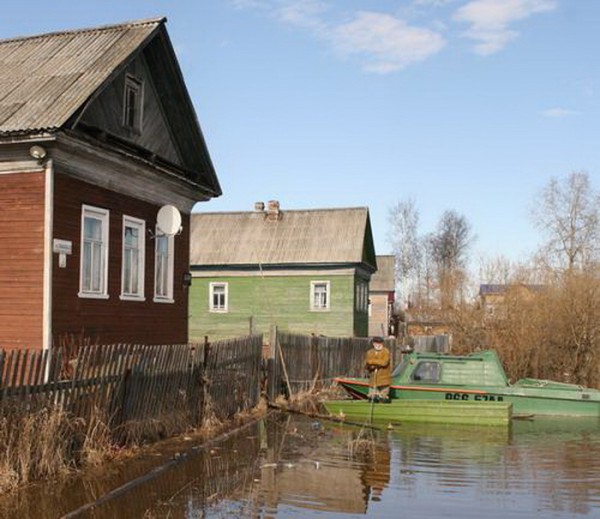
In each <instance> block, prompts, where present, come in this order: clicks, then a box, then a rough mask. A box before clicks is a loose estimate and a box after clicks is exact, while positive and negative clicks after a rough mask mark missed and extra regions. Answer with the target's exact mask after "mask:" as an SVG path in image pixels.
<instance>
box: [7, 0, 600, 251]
mask: <svg viewBox="0 0 600 519" xmlns="http://www.w3.org/2000/svg"><path fill="white" fill-rule="evenodd" d="M162 15H164V16H166V17H167V18H168V23H167V28H168V30H169V34H170V36H171V39H172V41H173V44H174V46H175V48H176V51H177V54H178V57H179V60H180V64H181V67H182V69H183V73H184V77H185V79H186V82H187V85H188V88H189V91H190V95H191V97H192V100H193V102H194V104H195V107H196V111H197V114H198V117H199V120H200V123H201V125H202V128H203V131H204V135H205V138H206V140H207V143H208V146H209V149H210V151H211V155H212V158H213V162H214V164H215V167H216V169H217V173H218V175H219V178H220V181H221V184H222V187H223V192H224V194H223V196H222V197H221V198H219V199H216V200H214V201H211V202H209V203H207V204H202V206H198V207H197V210H203V211H228V210H250V209H251V208H252V206H253V203H254V202H255V201H259V200H263V201H267V200H270V199H278V200H280V202H281V205H282V209H284V210H285V209H286V208H294V209H300V208H312V207H348V206H369V208H370V211H371V219H372V224H373V232H374V235H375V243H376V249H377V252H378V253H379V254H383V253H389V252H390V247H389V244H388V242H387V236H386V235H387V228H388V223H387V217H388V211H389V208H390V207H391V206H392V205H393V204H394V203H395V202H397V201H399V200H403V199H406V198H408V197H411V198H413V199H414V200H415V202H416V205H417V207H418V209H419V212H420V216H421V229H420V230H421V232H422V233H423V234H424V233H426V232H429V231H432V230H433V229H434V228H435V225H436V223H437V221H438V219H439V217H440V215H441V213H442V212H443V211H444V210H446V209H453V210H455V211H457V212H459V213H461V214H464V215H465V216H466V218H467V219H468V221H469V222H470V223H471V225H472V228H473V232H474V233H475V234H476V235H477V240H476V242H475V244H474V246H473V249H472V256H473V258H476V257H477V256H479V255H481V254H483V255H487V256H496V255H499V254H502V255H505V256H507V257H509V258H512V259H516V260H519V259H525V258H526V257H527V255H528V253H530V252H532V251H533V250H534V249H535V248H536V245H537V241H538V234H537V232H536V231H534V229H533V227H532V225H531V223H530V219H529V212H530V209H531V206H532V204H533V202H534V199H535V196H536V194H537V193H538V192H539V191H540V189H541V188H542V187H543V186H544V185H545V184H546V183H547V182H548V180H549V179H550V178H551V177H553V176H554V177H564V176H566V175H568V174H569V173H570V172H571V171H580V170H585V171H587V172H588V173H589V175H590V178H591V179H592V183H593V184H594V186H595V187H596V188H600V185H599V184H600V60H599V59H598V50H599V49H600V33H599V32H598V27H599V26H600V1H598V0H404V1H402V0H396V1H392V0H194V1H192V0H190V1H166V0H128V1H127V2H123V1H122V0H119V1H115V0H102V1H96V0H89V1H85V0H81V1H79V2H72V1H66V0H54V1H52V2H48V1H36V0H33V1H27V2H22V3H15V2H11V3H8V4H7V5H5V6H3V10H2V15H1V17H0V37H13V36H19V35H28V34H35V33H41V32H47V31H55V30H61V29H70V28H77V27H87V26H94V25H100V24H106V23H116V22H121V21H125V20H134V19H140V18H148V17H155V16H162Z"/></svg>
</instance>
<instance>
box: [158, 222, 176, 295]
mask: <svg viewBox="0 0 600 519" xmlns="http://www.w3.org/2000/svg"><path fill="white" fill-rule="evenodd" d="M174 243H175V242H174V237H173V236H167V235H165V234H160V230H159V229H158V228H157V229H156V238H155V248H154V301H155V302H156V303H172V302H173V259H174V255H175V254H174Z"/></svg>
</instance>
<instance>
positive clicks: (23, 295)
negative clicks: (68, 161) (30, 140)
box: [0, 172, 45, 349]
mask: <svg viewBox="0 0 600 519" xmlns="http://www.w3.org/2000/svg"><path fill="white" fill-rule="evenodd" d="M44 185H45V180H44V173H42V172H36V173H15V174H1V175H0V347H2V348H5V349H13V348H27V347H31V348H41V347H42V326H43V278H44V269H43V265H44Z"/></svg>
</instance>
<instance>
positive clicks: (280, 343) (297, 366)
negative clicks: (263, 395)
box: [268, 330, 396, 399]
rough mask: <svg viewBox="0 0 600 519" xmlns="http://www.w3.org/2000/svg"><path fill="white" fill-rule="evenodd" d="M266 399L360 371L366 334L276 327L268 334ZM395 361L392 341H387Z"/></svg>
mask: <svg viewBox="0 0 600 519" xmlns="http://www.w3.org/2000/svg"><path fill="white" fill-rule="evenodd" d="M270 340H271V341H272V342H273V343H274V344H272V345H271V352H270V362H269V366H270V369H269V383H268V392H269V398H270V399H275V398H277V396H278V395H280V394H284V395H286V394H289V393H298V392H302V391H310V390H314V389H321V388H327V387H330V386H331V385H332V384H333V382H334V379H335V377H339V376H346V377H360V376H363V374H364V359H365V353H366V351H367V350H368V349H369V347H370V342H371V341H370V339H369V338H368V337H324V336H317V335H300V334H294V333H286V332H281V331H278V330H276V331H275V332H274V333H271V339H270ZM388 347H389V348H390V351H391V352H392V363H395V351H396V348H395V344H391V342H390V344H388Z"/></svg>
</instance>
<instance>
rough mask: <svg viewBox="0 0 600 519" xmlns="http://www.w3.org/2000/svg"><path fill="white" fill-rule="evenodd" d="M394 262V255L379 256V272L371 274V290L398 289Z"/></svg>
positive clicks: (388, 290) (386, 290)
mask: <svg viewBox="0 0 600 519" xmlns="http://www.w3.org/2000/svg"><path fill="white" fill-rule="evenodd" d="M394 263H395V261H394V256H377V272H375V274H373V275H372V276H371V283H370V284H369V290H371V291H372V292H378V291H380V292H393V291H394V290H395V289H396V283H395V282H394V279H395V276H394Z"/></svg>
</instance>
